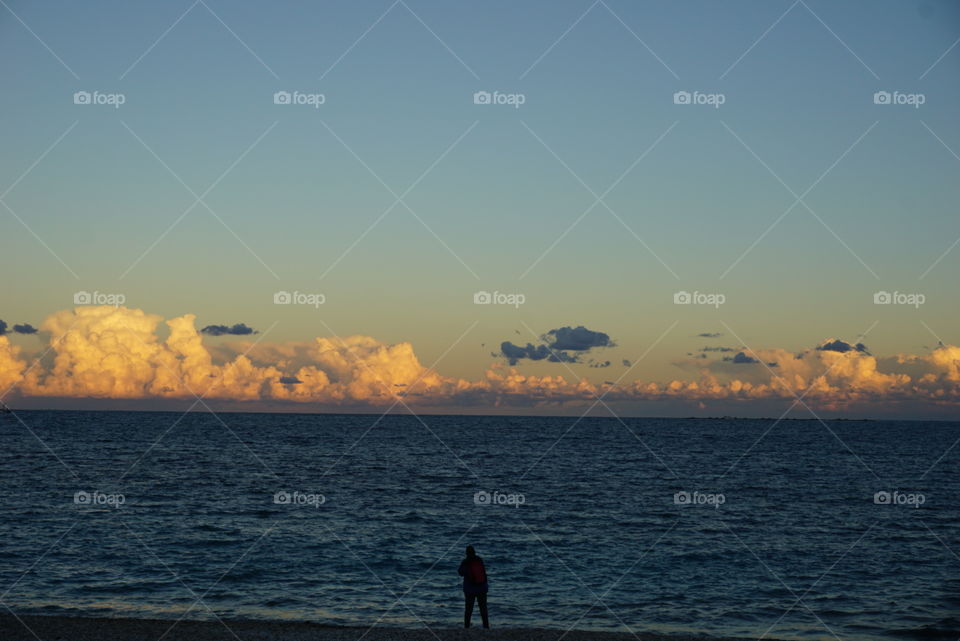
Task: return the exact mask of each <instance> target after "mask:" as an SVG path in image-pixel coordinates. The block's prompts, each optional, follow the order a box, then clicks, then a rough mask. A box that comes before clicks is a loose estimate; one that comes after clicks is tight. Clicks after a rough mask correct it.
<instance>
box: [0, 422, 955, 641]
mask: <svg viewBox="0 0 960 641" xmlns="http://www.w3.org/2000/svg"><path fill="white" fill-rule="evenodd" d="M17 416H19V418H20V419H22V421H23V423H21V422H20V421H19V420H17V418H15V417H13V416H10V415H7V416H2V417H0V439H2V440H0V443H2V448H0V475H2V487H3V492H2V497H3V498H2V509H3V519H2V520H0V595H2V596H0V601H2V602H3V603H4V604H6V605H7V606H8V607H10V608H12V609H13V610H15V611H17V612H23V613H33V614H75V615H108V616H131V617H138V616H141V617H161V618H165V617H169V618H172V619H175V618H179V617H181V616H186V617H187V618H200V619H204V618H213V617H214V616H215V615H216V616H219V617H223V618H260V619H287V620H290V619H293V620H309V621H318V622H324V623H331V624H357V625H370V624H373V623H374V622H376V621H379V622H380V624H381V625H392V626H412V627H420V626H423V625H424V624H426V625H429V626H431V627H451V626H457V625H459V624H460V620H461V616H462V600H461V599H462V597H461V592H460V579H459V577H458V576H457V573H456V570H457V565H458V562H459V560H460V558H461V557H462V554H463V548H464V546H465V545H467V544H468V543H469V544H472V545H474V546H475V547H476V548H477V551H478V553H479V554H480V555H481V556H482V557H483V558H484V559H485V561H486V564H487V569H488V573H489V576H490V612H491V618H492V622H493V624H494V625H495V626H541V627H558V628H569V627H577V628H585V629H604V630H633V631H661V632H676V633H682V632H698V633H706V634H710V635H717V636H732V635H737V636H754V637H757V636H760V635H762V634H764V633H765V634H766V635H767V636H768V637H774V638H782V639H835V638H841V639H877V638H887V639H937V638H944V639H947V638H949V639H956V638H957V637H958V636H960V557H958V554H960V473H958V462H960V445H958V446H957V447H952V446H953V445H954V444H955V443H956V442H957V440H958V439H960V423H944V422H939V423H934V422H903V421H897V422H894V421H890V422H884V421H869V422H866V421H827V423H826V424H825V425H824V424H821V423H820V422H818V421H814V420H810V421H807V420H804V421H800V420H788V421H782V422H780V423H778V424H776V425H774V421H773V420H739V419H738V420H730V419H727V420H705V419H624V420H623V423H621V422H620V421H618V420H615V419H599V418H598V419H584V420H582V421H579V422H576V419H574V418H510V417H454V416H423V417H421V419H422V422H421V419H418V418H416V417H413V416H388V417H386V418H382V419H380V420H379V421H378V418H377V417H376V416H347V415H291V414H220V415H219V416H215V415H212V414H210V413H191V414H188V415H181V414H179V413H164V412H156V413H151V412H143V413H141V412H138V413H133V412H41V411H22V412H17ZM951 448H952V449H951ZM684 492H685V493H687V494H683V493H684ZM877 492H889V493H890V494H889V496H890V500H889V501H886V498H887V495H883V494H881V495H880V497H879V500H880V503H877V502H876V500H877V499H875V495H876V493H877Z"/></svg>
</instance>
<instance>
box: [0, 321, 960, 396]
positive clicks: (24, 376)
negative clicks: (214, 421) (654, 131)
mask: <svg viewBox="0 0 960 641" xmlns="http://www.w3.org/2000/svg"><path fill="white" fill-rule="evenodd" d="M195 321H196V318H195V316H194V315H192V314H187V315H184V316H180V317H176V318H171V319H169V320H164V319H163V318H161V317H160V316H158V315H155V314H149V313H146V312H144V311H143V310H139V309H128V308H125V307H112V306H87V307H77V308H76V309H72V310H63V311H59V312H56V313H54V314H52V315H51V316H49V317H48V318H47V319H46V320H44V321H43V323H42V324H41V326H40V330H41V331H42V332H43V334H42V335H43V336H49V346H44V351H46V347H49V354H47V355H46V356H45V357H44V358H43V359H41V360H39V361H38V360H37V358H38V355H39V354H41V353H42V352H38V353H37V355H31V354H26V353H24V351H23V350H22V349H20V348H19V347H18V346H16V345H13V344H12V343H11V342H10V340H9V338H8V337H7V336H0V393H3V392H4V391H6V390H11V389H12V390H13V391H12V392H11V394H19V395H21V396H23V397H67V398H102V399H164V398H174V399H192V398H193V397H194V395H199V396H202V397H204V398H206V399H227V400H231V401H269V402H288V403H313V404H317V405H324V406H351V407H358V406H360V407H372V408H385V407H389V406H391V405H393V404H394V403H396V402H397V399H402V400H403V402H404V403H406V404H409V405H411V406H414V405H417V406H431V407H443V406H456V407H458V408H467V407H490V406H501V407H503V406H523V407H531V406H546V405H563V404H581V405H582V404H585V403H588V402H591V401H594V400H595V399H596V397H598V396H603V397H604V401H605V402H619V401H638V400H644V401H657V400H667V399H672V400H680V401H693V402H694V403H696V402H702V401H705V400H710V399H714V400H725V401H732V402H740V401H743V402H750V401H753V400H757V399H786V400H792V399H793V398H794V396H793V395H794V394H804V395H805V396H804V402H807V403H810V404H811V406H814V405H815V406H817V407H826V408H838V409H842V408H844V407H846V406H848V405H849V404H851V403H862V402H876V401H911V402H917V401H919V402H922V403H931V404H936V405H950V406H957V405H960V347H957V346H953V345H942V346H939V347H937V348H936V349H934V350H932V351H931V352H929V353H928V354H925V355H913V354H900V355H895V356H890V357H886V358H883V359H878V358H877V357H876V356H873V355H871V354H870V353H868V352H867V350H866V348H865V347H862V348H861V346H859V345H857V344H850V343H847V342H845V341H842V340H840V339H836V338H829V339H827V340H825V341H823V342H822V343H821V344H820V345H818V346H814V347H811V348H810V349H807V350H804V351H802V352H800V353H796V352H793V351H788V350H784V349H779V348H777V349H763V350H757V351H756V352H753V351H751V350H748V349H744V350H743V351H742V352H739V353H738V354H737V356H736V357H735V358H734V360H733V361H726V362H725V361H723V360H722V358H721V359H718V360H712V361H709V362H704V361H699V360H698V361H696V363H697V367H698V369H697V377H696V378H695V379H692V380H672V381H669V382H649V381H641V380H634V381H619V382H618V381H604V382H602V383H592V382H590V381H587V380H579V381H571V380H568V378H571V379H572V378H574V377H573V376H572V375H570V374H569V372H565V373H566V374H568V377H565V376H561V375H557V376H531V375H526V374H523V373H521V372H520V371H518V370H517V369H516V368H512V367H507V366H505V365H503V364H494V365H491V366H490V367H489V368H488V369H487V371H486V372H485V373H484V375H483V376H482V377H480V378H478V379H477V380H467V379H462V378H453V377H447V376H443V375H441V374H439V373H438V372H436V371H434V370H431V369H429V368H426V367H424V366H423V365H422V364H421V363H420V361H419V360H418V358H417V356H416V354H415V353H414V349H413V346H412V345H411V344H410V343H397V344H393V345H389V344H386V343H383V342H381V341H379V340H377V339H375V338H372V337H369V336H348V337H344V338H342V339H341V338H338V337H317V338H315V339H313V340H311V341H302V342H286V343H266V342H261V343H256V342H250V341H233V342H229V343H220V344H217V345H216V346H213V347H207V346H205V345H204V344H203V340H202V335H201V333H200V332H199V331H198V330H197V329H196V324H195ZM575 329H579V328H575ZM587 331H589V330H587ZM594 334H600V333H594ZM546 336H552V337H553V338H554V343H553V344H560V345H565V346H568V349H572V348H571V347H570V346H573V345H576V346H579V347H582V348H584V351H585V350H586V346H587V345H609V337H607V338H606V339H605V340H604V339H601V338H599V337H597V336H593V335H592V334H584V333H582V332H580V333H576V332H574V334H570V333H566V334H565V333H563V332H559V331H558V332H557V333H553V332H551V333H548V334H547V335H546ZM603 336H606V335H603ZM840 343H843V344H844V345H846V346H847V347H849V349H845V348H842V347H840ZM528 347H532V346H528ZM528 347H525V348H521V349H523V350H525V351H526V352H529V349H528ZM534 349H535V351H536V353H537V354H538V355H539V354H540V353H541V352H540V351H539V348H534ZM548 353H549V350H548ZM741 354H742V356H741ZM728 358H729V357H728ZM734 361H738V362H734ZM601 363H602V365H603V366H606V365H607V361H602V362H601ZM5 396H6V395H5ZM6 397H7V398H9V396H6Z"/></svg>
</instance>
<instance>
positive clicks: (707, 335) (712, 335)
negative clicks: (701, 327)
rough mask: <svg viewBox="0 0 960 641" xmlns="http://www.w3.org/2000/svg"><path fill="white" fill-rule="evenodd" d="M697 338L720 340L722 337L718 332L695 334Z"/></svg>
mask: <svg viewBox="0 0 960 641" xmlns="http://www.w3.org/2000/svg"><path fill="white" fill-rule="evenodd" d="M697 336H699V337H700V338H720V337H721V336H723V334H721V333H720V332H702V333H700V334H697Z"/></svg>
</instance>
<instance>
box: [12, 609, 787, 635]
mask: <svg viewBox="0 0 960 641" xmlns="http://www.w3.org/2000/svg"><path fill="white" fill-rule="evenodd" d="M173 624H174V622H173V621H170V620H160V619H106V618H78V617H62V616H24V615H18V616H14V615H11V614H9V613H8V614H3V615H0V639H3V640H4V641H37V639H38V638H39V639H42V640H43V641H142V640H145V639H147V640H151V641H152V640H158V639H160V638H161V637H162V638H163V639H164V641H236V640H237V639H240V640H241V641H357V640H359V639H361V638H362V639H364V640H365V641H437V640H438V639H439V640H440V641H461V640H468V639H469V640H472V639H484V640H489V641H559V640H560V639H561V638H562V639H564V641H627V640H628V639H630V640H632V641H637V639H639V640H640V641H719V640H718V638H717V637H696V636H679V635H659V634H648V633H640V632H638V633H637V634H636V636H634V635H632V634H630V633H627V632H594V631H586V630H573V631H570V632H566V631H564V630H552V629H536V628H500V629H492V630H483V629H482V628H472V629H470V630H464V629H456V628H454V629H451V628H433V629H431V630H428V629H427V628H426V627H423V626H421V627H419V628H390V627H375V628H367V627H337V626H327V625H320V624H317V623H300V622H282V621H224V622H223V623H221V622H218V621H180V622H179V623H177V624H176V625H173ZM171 626H173V627H171ZM729 641H745V640H737V639H730V640H729ZM769 641H775V640H772V639H771V640H769Z"/></svg>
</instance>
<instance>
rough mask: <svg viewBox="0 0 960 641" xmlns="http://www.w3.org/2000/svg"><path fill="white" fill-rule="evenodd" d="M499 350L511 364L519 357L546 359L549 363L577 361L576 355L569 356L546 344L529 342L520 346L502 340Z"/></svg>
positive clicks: (535, 359) (537, 359) (533, 359)
mask: <svg viewBox="0 0 960 641" xmlns="http://www.w3.org/2000/svg"><path fill="white" fill-rule="evenodd" d="M500 352H501V353H502V354H503V355H504V356H505V357H506V358H507V361H508V362H509V363H510V364H511V365H516V364H517V362H518V361H519V360H520V359H521V358H527V359H529V360H531V361H542V360H547V361H550V362H551V363H561V362H562V363H576V362H578V360H577V357H576V356H571V355H570V354H567V353H566V352H558V351H553V350H551V349H550V348H549V347H547V346H546V345H532V344H531V343H527V344H526V346H521V345H514V344H513V343H511V342H510V341H503V342H502V343H500Z"/></svg>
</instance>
